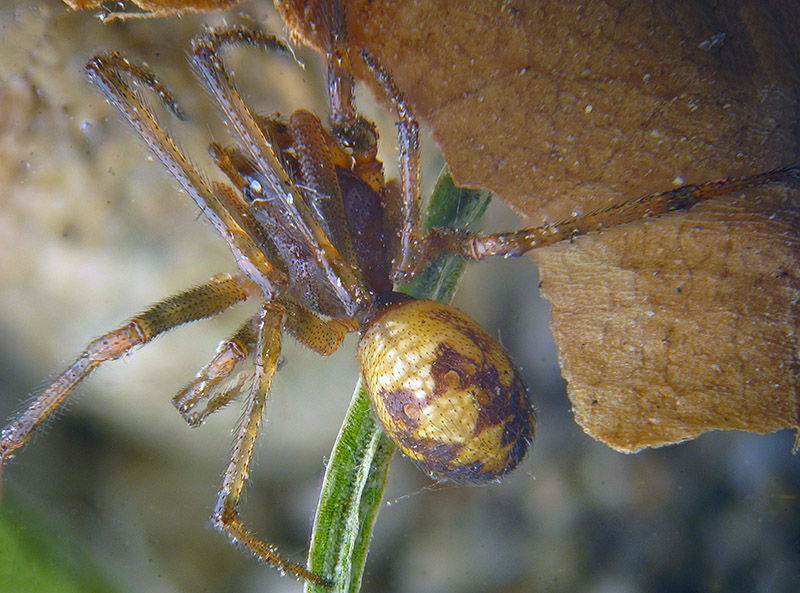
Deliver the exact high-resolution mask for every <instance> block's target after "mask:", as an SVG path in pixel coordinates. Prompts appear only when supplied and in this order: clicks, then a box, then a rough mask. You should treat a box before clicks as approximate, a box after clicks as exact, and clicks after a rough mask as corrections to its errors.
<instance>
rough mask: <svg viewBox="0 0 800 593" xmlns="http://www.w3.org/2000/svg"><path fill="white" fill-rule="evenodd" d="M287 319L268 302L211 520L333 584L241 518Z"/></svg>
mask: <svg viewBox="0 0 800 593" xmlns="http://www.w3.org/2000/svg"><path fill="white" fill-rule="evenodd" d="M285 317H286V309H285V308H284V307H283V306H282V305H280V304H278V303H267V304H265V305H264V307H263V309H262V311H261V315H260V319H259V322H260V328H259V334H258V343H257V345H256V350H255V376H254V377H253V384H252V387H251V390H250V394H249V397H248V399H247V403H246V404H245V408H244V413H243V415H242V420H241V422H240V424H239V426H238V428H237V430H236V437H235V440H234V445H233V452H232V454H231V460H230V463H229V464H228V467H227V469H226V470H225V477H224V478H223V482H222V487H221V488H220V491H219V497H218V499H217V504H216V506H215V507H214V512H213V514H212V516H211V520H212V523H213V524H214V526H215V527H216V528H217V529H219V530H220V531H222V532H223V533H225V534H226V535H227V536H228V537H230V538H231V540H232V541H233V542H234V543H239V544H242V545H244V546H245V547H247V548H248V549H249V550H250V551H251V552H253V554H255V555H256V556H257V557H258V558H260V559H261V560H263V561H264V562H266V563H267V564H270V565H271V566H273V567H275V568H276V569H277V570H278V571H280V572H283V573H289V574H291V575H293V576H295V577H297V578H301V579H306V580H308V581H310V582H313V583H317V584H322V585H330V581H328V580H327V579H326V578H324V577H321V576H320V575H317V574H315V573H313V572H310V571H309V570H307V569H305V568H303V567H302V566H300V565H298V564H294V563H293V562H289V561H288V560H286V559H284V558H283V557H282V556H281V555H280V554H279V553H278V552H277V550H276V549H275V548H274V547H273V546H270V545H268V544H265V543H264V542H262V541H261V540H259V539H258V538H256V537H255V536H254V535H253V534H252V533H251V532H250V531H248V530H247V529H246V528H245V527H244V526H243V525H242V523H241V522H240V521H239V518H238V507H239V501H240V499H241V494H242V489H243V488H244V483H245V480H246V479H247V475H248V468H249V465H250V461H251V459H252V456H253V446H254V444H255V440H256V436H257V435H258V428H259V425H260V424H261V418H262V416H263V413H264V406H265V405H266V401H267V396H268V394H269V389H270V384H271V383H272V377H273V375H274V374H275V368H276V365H277V363H278V356H279V354H280V350H281V327H282V326H283V323H284V319H285Z"/></svg>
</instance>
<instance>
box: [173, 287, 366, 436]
mask: <svg viewBox="0 0 800 593" xmlns="http://www.w3.org/2000/svg"><path fill="white" fill-rule="evenodd" d="M277 302H278V303H279V304H280V305H281V306H283V307H284V309H285V311H286V317H285V320H284V323H283V329H284V330H286V331H287V332H289V334H290V335H291V336H292V337H293V338H295V339H296V340H297V341H298V342H300V343H301V344H303V345H304V346H306V347H308V348H310V349H311V350H313V351H314V352H316V353H317V354H320V355H322V356H329V355H331V354H333V353H334V352H336V350H338V349H339V346H341V344H342V340H343V339H344V336H345V335H346V334H347V333H348V332H350V331H355V330H356V329H357V326H356V325H355V324H353V323H346V322H345V321H340V320H338V319H322V318H321V317H319V316H318V315H316V314H315V313H313V312H312V311H310V310H309V309H307V308H306V307H303V306H301V305H299V304H298V303H296V302H294V301H292V300H289V299H278V301H277ZM258 323H259V316H254V317H251V318H250V319H248V320H247V321H246V322H245V324H244V325H242V326H241V327H240V328H239V329H238V330H237V331H236V333H235V334H234V335H233V336H231V337H230V338H229V339H228V340H226V341H224V342H222V343H221V344H220V345H219V348H217V352H216V354H215V355H214V357H213V358H212V359H211V360H210V361H209V362H208V364H206V365H205V366H204V367H203V368H202V369H201V370H200V371H199V372H198V373H197V375H196V376H195V378H194V380H193V381H192V382H191V383H189V384H188V385H187V386H186V387H184V388H183V389H181V391H180V392H178V393H177V394H176V395H175V397H173V398H172V404H173V405H174V406H175V408H176V409H177V410H178V412H179V413H180V415H181V417H182V418H183V419H184V420H185V421H186V423H187V424H189V426H192V427H195V426H199V425H200V424H202V423H203V421H204V420H205V419H206V418H207V417H208V416H210V415H211V414H213V413H214V412H216V411H217V410H219V409H221V408H223V407H224V406H226V405H227V404H229V403H230V402H231V401H232V400H233V399H235V398H236V396H237V395H239V393H240V392H241V389H242V387H243V385H244V382H243V381H237V382H236V384H235V385H233V386H231V387H229V388H228V389H226V390H225V391H223V392H220V393H216V394H214V395H213V396H212V394H213V393H214V390H215V389H216V388H217V387H219V385H220V384H221V383H222V382H223V381H225V380H226V379H227V378H228V377H230V376H231V375H232V374H233V371H234V370H235V369H236V366H237V365H238V364H239V363H240V362H242V361H243V360H244V359H245V358H247V356H248V355H249V354H250V352H251V351H252V349H253V346H255V344H256V341H257V338H258ZM205 399H207V400H208V403H207V404H206V407H205V408H204V409H203V410H202V411H199V412H195V411H193V410H194V409H195V408H196V407H197V406H198V405H199V403H200V402H201V401H203V400H205Z"/></svg>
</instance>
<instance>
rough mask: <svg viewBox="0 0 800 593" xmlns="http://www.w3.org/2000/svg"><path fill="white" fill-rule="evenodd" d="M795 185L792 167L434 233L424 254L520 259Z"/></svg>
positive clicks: (797, 176)
mask: <svg viewBox="0 0 800 593" xmlns="http://www.w3.org/2000/svg"><path fill="white" fill-rule="evenodd" d="M792 182H794V183H797V182H800V168H793V167H789V168H786V169H777V170H775V171H770V172H768V173H762V174H759V175H751V176H747V177H738V178H734V179H720V180H717V181H709V182H707V183H702V184H700V185H686V186H683V187H680V188H678V189H676V190H672V191H668V192H664V193H660V194H654V195H650V196H645V197H642V198H637V199H635V200H630V201H628V202H622V203H620V204H615V205H612V206H609V207H608V208H603V209H601V210H597V211H595V212H590V213H588V214H585V215H582V216H576V217H575V218H571V219H568V220H565V221H563V222H559V223H555V224H548V225H544V226H541V227H535V228H529V229H523V230H520V231H515V232H511V233H499V234H495V235H482V234H479V233H470V232H468V231H458V230H450V229H432V230H431V231H430V232H429V233H428V234H427V235H426V237H425V245H424V254H425V257H426V259H429V260H433V259H437V258H439V257H442V256H443V255H449V254H452V255H459V256H461V257H465V258H468V259H473V260H481V259H484V258H486V257H496V256H502V257H510V256H518V255H522V254H524V253H526V252H528V251H530V250H532V249H537V248H539V247H546V246H548V245H553V244H555V243H559V242H561V241H565V240H569V239H573V238H575V237H578V236H580V235H585V234H587V233H592V232H596V231H601V230H603V229H608V228H612V227H615V226H618V225H622V224H626V223H629V222H635V221H638V220H644V219H647V218H656V217H658V216H662V215H664V214H668V213H669V212H675V211H678V210H687V209H689V208H692V207H693V206H696V205H697V204H699V203H701V202H704V201H706V200H710V199H712V198H717V197H720V196H723V195H725V194H729V193H732V192H736V191H742V190H745V189H751V188H755V187H759V186H763V185H768V184H771V183H792Z"/></svg>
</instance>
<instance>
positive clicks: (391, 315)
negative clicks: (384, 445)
mask: <svg viewBox="0 0 800 593" xmlns="http://www.w3.org/2000/svg"><path fill="white" fill-rule="evenodd" d="M358 360H359V363H360V365H361V372H362V374H363V376H364V381H365V383H366V385H367V389H368V391H369V394H370V398H371V399H372V403H373V406H374V408H375V412H376V414H377V415H378V418H379V419H380V420H381V423H382V424H383V427H384V429H385V430H386V432H387V434H388V435H389V437H390V438H391V439H392V440H393V441H394V442H395V443H396V444H397V446H398V447H399V448H400V449H401V450H402V451H403V453H405V454H406V455H408V456H409V457H410V458H411V459H412V460H413V461H415V462H416V463H417V464H419V465H420V466H421V467H422V468H423V469H424V470H425V471H426V472H427V473H429V474H430V475H431V476H433V477H434V478H440V479H441V478H444V479H450V480H454V481H458V482H486V481H489V480H493V479H495V478H497V477H499V476H502V475H503V474H505V473H507V472H509V471H511V470H512V469H513V468H514V467H515V466H516V465H517V464H518V463H519V462H520V461H521V460H522V459H523V457H524V456H525V454H526V452H527V451H528V447H529V446H530V443H531V440H532V439H533V431H534V430H533V423H534V410H533V406H532V405H531V402H530V399H529V397H528V389H527V386H526V385H525V383H524V381H523V380H522V377H521V375H520V372H519V369H518V368H517V367H516V366H515V365H514V363H513V361H512V360H511V358H510V356H509V355H508V353H507V352H506V351H505V349H504V348H503V347H502V346H501V345H500V344H499V343H498V342H497V340H495V339H494V338H492V337H491V336H490V335H489V334H487V333H486V332H485V331H484V330H483V329H481V328H480V327H479V326H478V325H477V324H476V323H475V322H474V321H472V320H471V319H470V318H469V317H467V316H466V315H464V314H463V313H462V312H461V311H459V310H458V309H455V308H453V307H450V306H447V305H442V304H440V303H436V302H433V301H423V300H407V301H403V302H401V303H399V304H396V305H393V306H391V307H389V308H387V309H386V310H385V311H383V312H381V313H379V314H378V315H377V316H376V317H375V318H374V319H373V320H372V322H371V323H370V324H369V325H368V327H367V328H366V330H365V331H364V334H363V335H362V337H361V341H360V342H359V345H358Z"/></svg>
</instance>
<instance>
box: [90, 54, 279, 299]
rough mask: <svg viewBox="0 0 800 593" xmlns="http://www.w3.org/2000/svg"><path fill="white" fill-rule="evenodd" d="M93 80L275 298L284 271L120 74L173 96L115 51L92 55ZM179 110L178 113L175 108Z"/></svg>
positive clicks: (166, 98)
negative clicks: (265, 252) (220, 197)
mask: <svg viewBox="0 0 800 593" xmlns="http://www.w3.org/2000/svg"><path fill="white" fill-rule="evenodd" d="M86 71H87V72H88V74H89V77H90V78H91V80H92V81H93V82H94V83H95V84H96V85H97V86H98V87H99V88H100V89H101V90H102V91H103V94H104V95H105V96H106V98H107V99H108V100H109V102H111V103H112V104H113V105H114V106H115V107H116V108H117V109H118V110H119V111H120V112H121V113H122V115H123V116H124V117H125V119H126V120H128V122H129V123H130V125H131V126H132V127H133V128H134V129H135V130H136V132H137V133H138V134H139V136H140V137H141V138H142V139H143V140H144V141H145V143H146V144H147V145H148V146H149V147H150V150H152V151H153V153H154V154H155V155H156V156H157V157H158V159H159V160H160V161H161V162H162V163H163V164H164V166H165V167H166V168H167V170H169V172H170V173H172V175H173V176H174V177H175V179H176V180H177V181H178V183H180V185H181V187H183V189H184V191H186V193H188V194H189V195H190V196H191V197H192V199H193V200H194V202H195V204H197V206H198V207H199V208H200V210H201V211H202V212H203V214H204V215H205V217H206V218H207V219H208V220H209V221H210V222H211V224H212V225H213V226H214V228H215V229H216V230H217V232H218V233H219V234H220V236H221V237H222V238H223V239H224V240H225V242H226V243H227V244H228V248H229V249H230V250H231V252H232V253H233V256H234V258H235V259H236V263H237V265H238V266H239V268H240V269H241V270H242V271H243V272H244V273H245V274H247V275H248V276H249V277H250V279H251V280H252V281H253V282H255V283H256V284H258V285H259V286H260V287H261V290H262V292H263V293H264V296H265V297H267V298H273V297H276V296H278V295H280V294H282V293H283V292H284V291H285V290H286V287H287V282H288V281H287V279H286V277H285V276H284V275H283V274H282V273H281V272H280V271H278V270H276V269H275V267H274V266H273V265H272V264H271V263H270V261H269V260H268V259H267V257H266V256H265V255H264V254H263V253H262V252H261V251H260V250H259V248H258V246H257V245H256V244H255V243H254V242H253V240H252V238H251V237H250V236H249V235H248V234H247V233H246V232H245V231H244V229H242V228H241V226H239V224H237V222H236V220H235V219H234V218H233V216H231V214H230V212H228V211H227V210H226V209H225V207H224V206H223V205H222V204H221V203H220V201H219V200H218V199H217V197H216V196H215V195H214V192H213V191H212V190H211V188H210V187H209V186H208V184H207V183H206V181H205V179H203V176H202V175H201V174H200V173H198V172H197V170H195V169H194V167H192V165H191V163H190V162H189V159H187V158H186V156H185V155H184V154H183V153H182V152H181V151H180V149H179V148H178V147H177V145H176V144H175V143H174V142H173V141H172V139H171V138H170V137H169V136H168V135H167V134H166V133H165V132H164V129H163V128H162V127H161V126H160V125H159V123H158V122H157V121H156V119H155V117H154V116H153V114H152V113H151V112H150V111H149V110H148V109H147V108H146V107H145V106H144V104H143V103H142V102H141V101H140V100H139V98H138V97H137V96H136V94H135V93H134V92H133V90H132V89H131V88H130V86H129V85H128V84H127V83H126V82H125V80H124V79H123V77H122V74H127V75H129V76H133V77H135V78H136V79H138V80H140V81H142V82H143V83H145V84H146V85H147V86H149V87H151V88H153V89H154V90H155V92H156V93H157V94H158V95H159V97H161V99H162V100H164V101H165V102H166V103H167V106H168V107H170V108H171V109H173V111H175V110H176V104H175V100H174V99H173V98H172V96H171V95H170V94H169V93H168V92H167V91H166V89H165V87H164V86H163V85H162V84H161V83H159V82H158V79H157V78H156V76H155V75H154V74H153V73H152V72H150V71H149V70H147V69H146V68H144V67H142V66H138V65H134V64H132V63H131V62H130V61H128V60H126V59H125V58H123V57H122V56H120V55H119V54H117V53H111V54H108V55H100V56H95V57H94V58H92V59H91V60H90V61H89V63H88V64H87V65H86ZM176 113H178V114H180V111H179V110H177V111H176Z"/></svg>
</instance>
